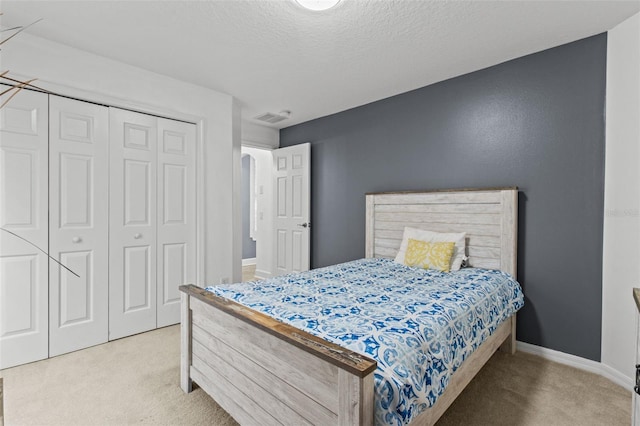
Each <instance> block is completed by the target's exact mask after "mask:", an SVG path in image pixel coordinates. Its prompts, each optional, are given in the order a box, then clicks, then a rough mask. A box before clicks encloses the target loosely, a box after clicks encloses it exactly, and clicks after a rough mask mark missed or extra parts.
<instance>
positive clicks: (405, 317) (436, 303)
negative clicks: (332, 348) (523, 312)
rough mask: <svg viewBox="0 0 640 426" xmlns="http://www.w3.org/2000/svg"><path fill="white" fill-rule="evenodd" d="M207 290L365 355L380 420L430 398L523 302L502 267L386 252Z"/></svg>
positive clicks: (407, 414)
mask: <svg viewBox="0 0 640 426" xmlns="http://www.w3.org/2000/svg"><path fill="white" fill-rule="evenodd" d="M207 290H210V291H212V292H214V293H215V294H217V295H219V296H222V297H225V298H227V299H231V300H234V301H236V302H238V303H240V304H242V305H245V306H248V307H250V308H252V309H254V310H256V311H260V312H263V313H266V314H268V315H269V316H271V317H273V318H276V319H278V320H280V321H282V322H285V323H287V324H291V325H293V326H295V327H297V328H300V329H302V330H305V331H307V332H309V333H311V334H314V335H316V336H319V337H322V338H323V339H326V340H328V341H331V342H333V343H336V344H339V345H341V346H343V347H346V348H349V349H351V350H353V351H354V352H358V353H360V354H364V355H367V356H369V357H371V358H373V359H375V360H376V361H377V362H378V368H377V370H376V371H375V373H374V381H375V393H376V398H375V420H376V424H389V425H401V424H406V423H409V422H410V421H411V420H412V419H413V418H414V417H415V416H417V415H418V414H420V413H421V412H422V411H423V410H425V409H426V408H428V407H430V406H431V405H433V404H434V403H435V401H436V399H437V398H438V396H440V395H441V394H442V392H443V391H444V388H445V387H446V386H447V383H448V382H449V380H450V377H451V374H452V373H453V372H454V371H455V370H456V369H457V368H458V367H459V366H460V364H461V363H462V362H463V361H464V360H465V359H466V358H467V357H468V356H469V355H470V354H471V353H472V352H473V351H474V350H475V349H476V348H477V347H478V346H479V345H480V344H481V343H482V342H483V341H484V340H485V339H486V338H487V337H489V336H490V335H491V333H493V332H494V331H495V329H496V328H497V327H498V325H500V323H501V322H503V321H504V320H505V319H507V318H508V317H509V316H510V315H512V314H513V313H515V312H516V311H517V310H518V309H520V308H521V307H522V306H523V304H524V298H523V294H522V291H521V289H520V285H519V284H518V283H517V282H516V281H515V280H514V279H513V278H512V277H511V276H510V275H509V274H506V273H504V272H501V271H496V270H486V269H475V268H466V269H461V270H460V271H457V272H451V273H443V272H439V271H435V270H424V269H419V268H411V267H407V266H404V265H401V264H399V263H396V262H394V261H393V260H390V259H361V260H356V261H353V262H347V263H343V264H340V265H334V266H329V267H326V268H320V269H315V270H312V271H308V272H304V273H299V274H289V275H283V276H280V277H276V278H271V279H268V280H264V281H257V282H251V283H242V284H230V285H224V286H215V287H208V288H207Z"/></svg>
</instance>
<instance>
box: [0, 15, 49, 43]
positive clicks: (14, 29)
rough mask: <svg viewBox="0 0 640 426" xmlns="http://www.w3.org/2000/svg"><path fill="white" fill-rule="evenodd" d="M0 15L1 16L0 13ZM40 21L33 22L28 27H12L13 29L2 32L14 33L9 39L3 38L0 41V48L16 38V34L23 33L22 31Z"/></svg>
mask: <svg viewBox="0 0 640 426" xmlns="http://www.w3.org/2000/svg"><path fill="white" fill-rule="evenodd" d="M0 15H2V14H1V13H0ZM40 21H42V18H41V19H38V20H37V21H33V22H32V23H30V24H29V25H23V26H19V27H13V28H8V29H6V30H2V32H7V31H15V32H14V33H13V34H11V35H10V36H9V37H7V38H5V39H4V40H0V46H2V45H3V44H5V43H6V42H8V41H9V40H11V39H12V38H14V37H15V36H17V35H18V34H20V33H21V32H23V31H24V30H26V29H27V28H29V27H31V26H33V25H35V24H37V23H38V22H40Z"/></svg>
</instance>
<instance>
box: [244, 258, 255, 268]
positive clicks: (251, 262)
mask: <svg viewBox="0 0 640 426" xmlns="http://www.w3.org/2000/svg"><path fill="white" fill-rule="evenodd" d="M256 262H257V261H256V258H255V257H250V258H248V259H242V266H249V265H255V264H256Z"/></svg>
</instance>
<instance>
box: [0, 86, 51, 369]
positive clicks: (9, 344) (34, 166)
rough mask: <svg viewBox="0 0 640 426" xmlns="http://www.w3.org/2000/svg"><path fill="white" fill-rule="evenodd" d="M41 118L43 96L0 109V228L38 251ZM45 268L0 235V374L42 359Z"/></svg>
mask: <svg viewBox="0 0 640 426" xmlns="http://www.w3.org/2000/svg"><path fill="white" fill-rule="evenodd" d="M0 87H5V86H0ZM3 100H4V99H0V101H3ZM47 115H48V107H47V95H46V94H43V93H38V92H32V91H28V90H23V91H22V92H20V93H19V94H18V95H17V96H16V97H14V98H13V99H12V100H11V101H10V102H9V103H8V104H7V105H6V106H4V107H3V108H2V109H0V226H2V227H3V228H5V229H8V230H10V231H11V232H14V233H16V234H18V235H20V236H21V237H23V238H26V239H28V240H29V241H31V242H32V243H34V244H36V245H37V246H39V247H40V248H42V249H43V250H47V249H48V247H47V237H48V235H47V234H48V220H47V205H48V186H47V179H48V173H47V167H48V164H47V163H48V160H47V156H48V152H47V150H48V147H47V140H48V135H47V133H48V132H47V120H48V118H47ZM47 262H48V259H47V257H46V256H45V255H44V254H43V253H41V252H40V251H38V250H37V249H36V248H35V247H33V246H31V245H30V244H28V243H26V242H25V241H22V240H21V239H19V238H17V237H15V236H13V235H10V234H8V233H7V232H4V231H0V369H2V368H8V367H12V366H14V365H18V364H24V363H27V362H32V361H36V360H39V359H43V358H46V357H47V354H48V327H47V323H48V315H47V312H48V304H49V295H48V284H49V283H48V272H49V271H48V266H47Z"/></svg>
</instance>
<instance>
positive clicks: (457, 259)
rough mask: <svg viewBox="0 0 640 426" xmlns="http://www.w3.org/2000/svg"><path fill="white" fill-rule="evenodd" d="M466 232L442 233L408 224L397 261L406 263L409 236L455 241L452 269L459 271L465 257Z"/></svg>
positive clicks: (430, 239) (434, 240)
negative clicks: (412, 226)
mask: <svg viewBox="0 0 640 426" xmlns="http://www.w3.org/2000/svg"><path fill="white" fill-rule="evenodd" d="M466 236H467V233H466V232H459V233H455V232H452V233H442V232H432V231H425V230H424V229H418V228H410V227H408V226H406V227H405V228H404V234H403V235H402V243H400V249H399V250H398V254H397V255H396V259H395V261H396V262H398V263H401V264H403V265H404V255H405V253H406V252H407V245H408V244H409V238H412V239H414V240H420V241H426V242H429V243H448V242H453V243H455V247H454V249H453V256H451V271H458V270H459V269H460V266H461V265H462V260H463V259H464V258H465V245H466V244H465V238H466Z"/></svg>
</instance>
